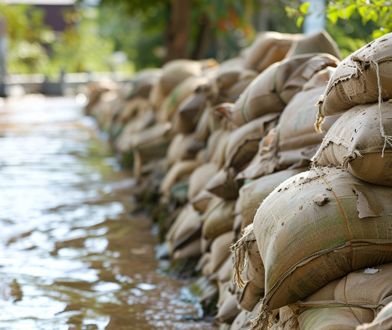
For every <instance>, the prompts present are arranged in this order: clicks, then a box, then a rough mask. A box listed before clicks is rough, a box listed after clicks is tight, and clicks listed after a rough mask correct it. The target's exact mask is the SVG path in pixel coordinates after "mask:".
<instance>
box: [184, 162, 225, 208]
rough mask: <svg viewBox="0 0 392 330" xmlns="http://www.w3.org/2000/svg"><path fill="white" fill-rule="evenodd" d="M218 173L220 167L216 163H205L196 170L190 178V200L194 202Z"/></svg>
mask: <svg viewBox="0 0 392 330" xmlns="http://www.w3.org/2000/svg"><path fill="white" fill-rule="evenodd" d="M217 172H218V166H217V165H216V164H215V163H205V164H203V165H201V166H199V167H198V168H197V169H196V170H194V171H193V173H192V174H191V176H190V177H189V190H188V199H189V200H190V201H191V200H193V199H194V198H195V197H196V196H197V195H198V194H199V193H200V192H201V191H202V190H203V189H204V188H205V186H206V185H207V183H208V182H209V181H210V179H211V178H212V177H213V176H214V175H215V174H216V173H217Z"/></svg>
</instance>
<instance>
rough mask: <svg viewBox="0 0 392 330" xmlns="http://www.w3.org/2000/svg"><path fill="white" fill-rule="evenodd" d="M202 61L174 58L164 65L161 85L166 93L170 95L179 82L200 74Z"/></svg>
mask: <svg viewBox="0 0 392 330" xmlns="http://www.w3.org/2000/svg"><path fill="white" fill-rule="evenodd" d="M201 73H202V63H201V62H197V61H191V60H174V61H171V62H169V63H166V64H165V65H164V66H163V67H162V76H161V78H160V86H161V89H162V92H163V94H164V95H168V94H169V93H170V92H171V91H172V90H173V89H174V88H175V87H176V86H177V85H178V84H180V83H181V82H183V81H184V80H185V79H187V78H189V77H192V76H200V75H201Z"/></svg>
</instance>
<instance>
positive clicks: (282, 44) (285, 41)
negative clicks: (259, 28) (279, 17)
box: [244, 32, 299, 72]
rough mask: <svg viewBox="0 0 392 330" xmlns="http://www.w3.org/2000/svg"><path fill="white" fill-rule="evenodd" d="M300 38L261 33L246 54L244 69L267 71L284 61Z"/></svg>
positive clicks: (275, 33)
mask: <svg viewBox="0 0 392 330" xmlns="http://www.w3.org/2000/svg"><path fill="white" fill-rule="evenodd" d="M298 38H299V35H295V34H283V33H279V32H263V33H261V34H260V35H259V36H258V37H257V38H256V40H255V41H254V42H253V44H252V45H251V47H250V48H249V51H248V52H247V53H246V56H245V59H244V67H245V68H246V69H251V70H256V71H259V72H261V71H263V70H265V69H266V68H268V67H269V66H270V65H271V64H273V63H275V62H278V61H280V60H282V59H283V58H284V57H285V56H286V54H287V52H288V51H289V49H290V47H291V45H292V44H293V42H294V41H295V40H296V39H298Z"/></svg>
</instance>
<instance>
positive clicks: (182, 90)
mask: <svg viewBox="0 0 392 330" xmlns="http://www.w3.org/2000/svg"><path fill="white" fill-rule="evenodd" d="M206 82H207V80H206V78H204V77H189V78H187V79H185V80H184V81H183V82H181V83H180V84H179V85H178V86H176V87H175V88H174V89H173V90H172V91H171V92H170V94H169V95H168V96H167V97H166V98H165V100H164V101H163V103H162V106H161V109H160V111H159V113H158V118H159V120H160V121H162V122H164V121H169V120H171V119H172V118H173V116H174V115H175V114H176V112H177V110H178V107H179V106H180V104H181V102H183V101H184V100H185V99H186V98H187V97H188V96H190V95H192V94H193V93H194V92H195V90H197V88H198V87H200V86H202V85H204V84H206Z"/></svg>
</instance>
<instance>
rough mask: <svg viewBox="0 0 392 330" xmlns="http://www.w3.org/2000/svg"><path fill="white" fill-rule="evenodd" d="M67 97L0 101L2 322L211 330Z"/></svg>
mask: <svg viewBox="0 0 392 330" xmlns="http://www.w3.org/2000/svg"><path fill="white" fill-rule="evenodd" d="M96 134H97V130H96V129H95V127H94V123H93V122H92V120H90V119H89V118H87V117H85V116H83V113H82V110H81V107H80V106H79V105H78V104H77V103H76V101H75V99H71V98H68V99H67V98H52V99H48V98H43V97H41V96H29V97H24V98H21V99H11V100H7V101H4V102H3V104H1V106H0V228H1V230H0V309H1V313H0V329H141V330H142V329H158V328H159V329H210V326H209V325H208V323H205V322H194V321H192V320H190V319H192V318H194V317H196V318H197V316H198V315H199V313H200V311H199V309H198V308H197V306H196V305H195V304H194V303H193V301H192V299H191V296H190V295H188V293H187V290H186V289H184V288H183V286H184V284H186V283H184V282H183V281H178V280H174V279H171V278H170V277H168V276H167V275H166V274H164V273H163V272H162V271H161V270H160V267H159V265H158V263H157V262H156V261H155V259H154V243H155V241H154V238H153V237H152V235H151V224H150V223H149V221H148V220H147V219H146V218H145V217H144V216H142V215H140V216H135V215H132V214H131V211H132V210H133V209H134V208H135V203H134V200H133V198H132V189H134V185H135V183H134V182H133V180H132V179H131V177H130V174H129V173H126V172H124V171H121V170H120V169H119V168H118V165H117V163H116V160H115V159H114V158H113V157H111V156H110V150H109V148H108V146H107V145H106V144H105V143H104V142H103V141H102V139H99V137H97V136H96Z"/></svg>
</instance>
